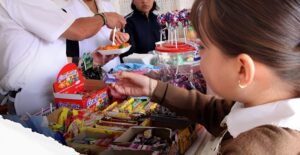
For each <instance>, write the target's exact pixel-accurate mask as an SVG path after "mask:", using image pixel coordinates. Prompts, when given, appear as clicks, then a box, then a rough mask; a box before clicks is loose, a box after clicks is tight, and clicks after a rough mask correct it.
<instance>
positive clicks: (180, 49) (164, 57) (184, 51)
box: [155, 42, 198, 81]
mask: <svg viewBox="0 0 300 155" xmlns="http://www.w3.org/2000/svg"><path fill="white" fill-rule="evenodd" d="M196 52H197V49H196V48H195V47H194V46H192V45H191V44H187V43H184V42H178V43H177V45H176V44H175V43H170V42H160V43H157V44H156V48H155V53H156V54H157V56H158V66H160V68H161V80H162V81H172V80H175V79H176V78H177V76H180V75H186V76H189V75H192V74H193V72H194V67H195V65H197V64H198V62H197V61H195V60H194V58H195V53H196Z"/></svg>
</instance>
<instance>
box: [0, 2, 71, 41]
mask: <svg viewBox="0 0 300 155" xmlns="http://www.w3.org/2000/svg"><path fill="white" fill-rule="evenodd" d="M0 4H1V5H2V6H3V8H4V9H5V10H6V11H7V13H8V14H9V16H10V17H11V18H12V19H13V20H14V21H15V22H16V23H17V24H19V25H20V26H22V27H23V28H24V29H26V30H27V31H29V32H31V33H33V34H35V35H36V36H38V37H40V38H42V39H44V40H46V41H50V42H53V41H55V40H57V39H58V38H59V37H60V36H61V35H62V34H63V33H64V32H65V31H66V30H67V29H68V28H69V27H70V26H71V24H72V23H73V22H74V21H75V18H74V17H73V16H72V15H71V14H68V13H65V12H64V11H63V10H62V8H60V7H58V6H57V5H56V4H55V3H54V2H53V1H52V0H42V1H41V0H0Z"/></svg>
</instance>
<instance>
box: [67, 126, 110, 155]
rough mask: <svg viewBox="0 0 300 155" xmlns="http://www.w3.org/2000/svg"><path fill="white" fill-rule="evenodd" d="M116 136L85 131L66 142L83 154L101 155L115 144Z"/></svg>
mask: <svg viewBox="0 0 300 155" xmlns="http://www.w3.org/2000/svg"><path fill="white" fill-rule="evenodd" d="M114 139H115V136H114V135H112V134H109V133H99V132H98V131H93V130H84V131H82V132H81V133H80V134H79V135H77V136H76V137H74V138H73V139H69V140H67V141H66V143H67V145H68V146H70V147H72V148H74V149H75V150H76V151H78V152H80V153H82V154H99V153H101V152H102V151H104V150H105V149H107V148H108V146H109V145H110V144H111V143H112V142H113V140H114Z"/></svg>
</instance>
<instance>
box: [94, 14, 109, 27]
mask: <svg viewBox="0 0 300 155" xmlns="http://www.w3.org/2000/svg"><path fill="white" fill-rule="evenodd" d="M97 15H98V16H100V17H101V18H102V20H103V25H106V24H107V19H106V16H105V14H104V13H96V14H95V16H97Z"/></svg>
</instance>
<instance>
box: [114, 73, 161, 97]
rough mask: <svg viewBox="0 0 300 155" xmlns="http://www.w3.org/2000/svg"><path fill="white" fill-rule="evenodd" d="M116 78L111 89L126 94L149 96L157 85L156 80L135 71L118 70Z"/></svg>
mask: <svg viewBox="0 0 300 155" xmlns="http://www.w3.org/2000/svg"><path fill="white" fill-rule="evenodd" d="M116 78H117V83H116V84H114V85H113V87H112V89H113V90H114V91H115V92H117V93H119V94H121V95H126V96H133V97H138V96H149V97H151V96H152V94H153V92H154V89H155V88H156V86H157V81H156V80H154V79H151V78H149V77H147V76H144V75H140V74H135V73H129V72H119V73H117V74H116Z"/></svg>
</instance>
